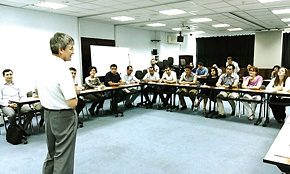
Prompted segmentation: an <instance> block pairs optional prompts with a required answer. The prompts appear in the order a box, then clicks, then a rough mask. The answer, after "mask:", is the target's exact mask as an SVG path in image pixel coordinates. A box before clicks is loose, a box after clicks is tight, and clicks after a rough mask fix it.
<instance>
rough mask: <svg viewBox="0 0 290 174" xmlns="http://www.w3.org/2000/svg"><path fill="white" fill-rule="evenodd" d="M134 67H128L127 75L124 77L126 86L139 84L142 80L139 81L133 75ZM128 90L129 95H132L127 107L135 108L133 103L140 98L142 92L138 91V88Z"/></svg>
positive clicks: (127, 101)
mask: <svg viewBox="0 0 290 174" xmlns="http://www.w3.org/2000/svg"><path fill="white" fill-rule="evenodd" d="M132 72H133V67H132V66H127V73H126V74H125V75H124V77H123V81H125V82H126V84H128V85H129V84H136V83H137V84H139V82H140V80H138V79H137V78H136V77H135V76H134V75H133V74H132ZM126 89H127V90H128V93H130V94H132V95H131V97H129V98H128V99H127V100H126V103H125V105H126V107H128V108H131V107H133V104H132V103H133V102H134V101H135V100H136V98H137V97H138V96H139V94H140V90H138V89H136V88H126Z"/></svg>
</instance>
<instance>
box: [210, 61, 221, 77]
mask: <svg viewBox="0 0 290 174" xmlns="http://www.w3.org/2000/svg"><path fill="white" fill-rule="evenodd" d="M212 67H214V68H216V69H217V71H218V76H221V75H222V73H223V71H222V69H220V68H219V67H218V66H217V64H213V65H212Z"/></svg>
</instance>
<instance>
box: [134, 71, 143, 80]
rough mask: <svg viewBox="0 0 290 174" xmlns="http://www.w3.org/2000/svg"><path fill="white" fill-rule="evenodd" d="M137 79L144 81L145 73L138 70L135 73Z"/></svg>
mask: <svg viewBox="0 0 290 174" xmlns="http://www.w3.org/2000/svg"><path fill="white" fill-rule="evenodd" d="M135 77H136V78H137V79H139V80H141V79H143V77H144V74H143V72H142V71H141V70H137V71H136V72H135Z"/></svg>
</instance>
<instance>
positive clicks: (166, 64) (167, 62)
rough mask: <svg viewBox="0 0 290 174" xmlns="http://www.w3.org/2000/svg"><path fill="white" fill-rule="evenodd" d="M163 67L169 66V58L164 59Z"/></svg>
mask: <svg viewBox="0 0 290 174" xmlns="http://www.w3.org/2000/svg"><path fill="white" fill-rule="evenodd" d="M163 66H164V67H163V68H165V67H166V66H169V61H168V60H163Z"/></svg>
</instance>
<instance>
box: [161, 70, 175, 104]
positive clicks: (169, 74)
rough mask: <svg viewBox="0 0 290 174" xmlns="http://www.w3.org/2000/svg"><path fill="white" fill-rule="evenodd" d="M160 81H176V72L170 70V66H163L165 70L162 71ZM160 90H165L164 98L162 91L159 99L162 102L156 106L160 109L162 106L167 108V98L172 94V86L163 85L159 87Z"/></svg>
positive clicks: (170, 82) (169, 82)
mask: <svg viewBox="0 0 290 174" xmlns="http://www.w3.org/2000/svg"><path fill="white" fill-rule="evenodd" d="M160 82H164V83H168V84H172V83H176V73H175V72H174V71H172V69H171V67H170V66H166V67H165V72H164V73H163V75H162V78H161V79H160ZM161 91H166V93H167V94H166V98H164V96H163V94H162V93H161V94H160V99H161V101H162V103H163V104H162V105H159V106H158V108H159V109H162V108H163V106H166V107H167V108H168V107H169V105H168V100H169V98H170V96H171V95H172V88H171V87H166V86H164V87H161Z"/></svg>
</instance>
